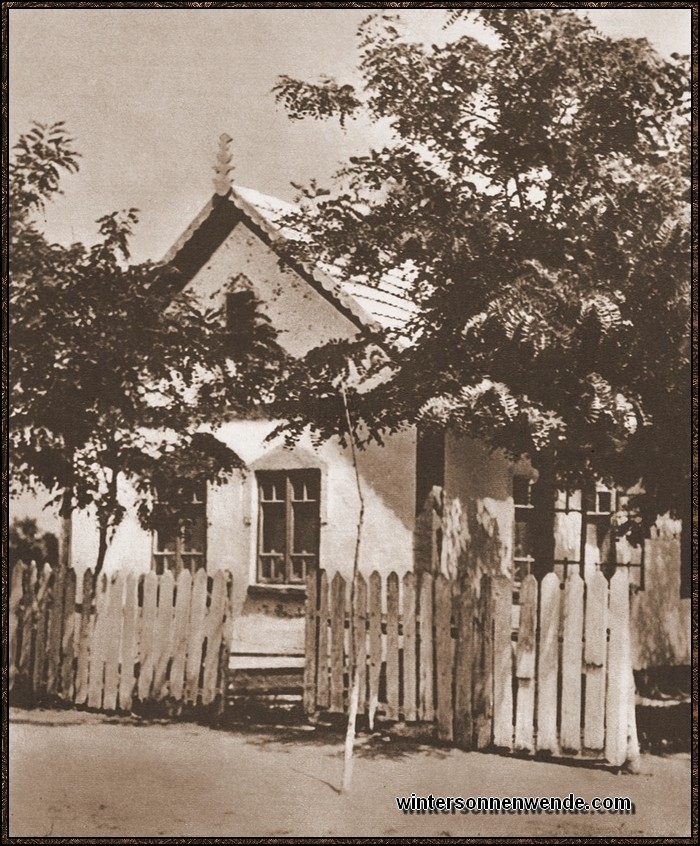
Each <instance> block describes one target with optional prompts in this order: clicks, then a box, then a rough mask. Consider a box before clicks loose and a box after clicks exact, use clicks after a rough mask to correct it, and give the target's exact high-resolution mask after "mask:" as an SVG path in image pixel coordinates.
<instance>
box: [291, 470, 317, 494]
mask: <svg viewBox="0 0 700 846" xmlns="http://www.w3.org/2000/svg"><path fill="white" fill-rule="evenodd" d="M289 476H290V481H291V483H292V497H293V498H294V499H295V500H302V501H305V500H310V499H311V500H316V499H318V490H319V476H320V474H319V473H316V472H308V473H307V472H300V473H290V474H289Z"/></svg>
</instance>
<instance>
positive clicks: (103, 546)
mask: <svg viewBox="0 0 700 846" xmlns="http://www.w3.org/2000/svg"><path fill="white" fill-rule="evenodd" d="M108 532H109V528H108V527H107V526H106V525H104V526H100V542H99V544H98V547H97V561H96V563H95V576H98V575H99V574H100V573H101V572H102V568H103V567H104V563H105V555H106V554H107V547H108V546H109V541H108V540H107V533H108Z"/></svg>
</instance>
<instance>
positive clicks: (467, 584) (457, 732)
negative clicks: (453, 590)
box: [453, 579, 474, 749]
mask: <svg viewBox="0 0 700 846" xmlns="http://www.w3.org/2000/svg"><path fill="white" fill-rule="evenodd" d="M459 589H460V592H459V595H458V597H457V642H456V643H455V669H454V672H455V704H454V718H453V736H454V740H455V743H456V744H457V745H458V746H460V747H461V748H462V749H471V748H472V734H473V725H472V680H473V674H472V670H473V666H474V661H473V658H474V588H473V584H472V581H471V579H463V580H461V582H460V586H459Z"/></svg>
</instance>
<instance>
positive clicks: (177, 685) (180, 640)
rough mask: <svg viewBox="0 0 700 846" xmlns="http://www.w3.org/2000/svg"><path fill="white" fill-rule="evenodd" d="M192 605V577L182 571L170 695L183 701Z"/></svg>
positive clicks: (178, 587) (174, 635) (187, 571)
mask: <svg viewBox="0 0 700 846" xmlns="http://www.w3.org/2000/svg"><path fill="white" fill-rule="evenodd" d="M191 603H192V576H191V575H190V571H189V570H182V571H181V572H180V575H179V576H178V577H177V596H176V597H175V620H174V623H173V648H172V652H173V662H172V665H171V667H170V695H171V697H172V698H173V699H175V700H180V699H182V696H183V692H184V687H185V664H186V662H187V633H188V630H189V624H190V605H191Z"/></svg>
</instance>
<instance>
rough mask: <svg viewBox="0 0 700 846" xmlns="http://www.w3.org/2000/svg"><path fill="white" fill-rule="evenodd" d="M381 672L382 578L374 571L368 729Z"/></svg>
mask: <svg viewBox="0 0 700 846" xmlns="http://www.w3.org/2000/svg"><path fill="white" fill-rule="evenodd" d="M381 671H382V577H381V576H380V575H379V573H378V572H377V571H376V570H375V571H374V572H373V573H372V575H371V576H370V577H369V697H368V698H369V707H368V717H369V729H370V731H372V730H373V729H374V715H375V713H376V710H377V706H378V705H379V677H380V675H381Z"/></svg>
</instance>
